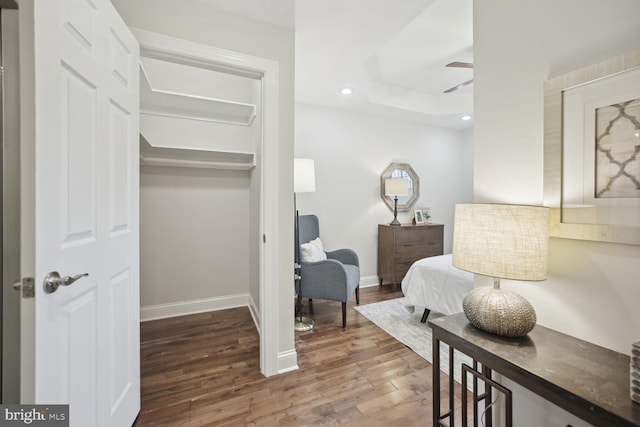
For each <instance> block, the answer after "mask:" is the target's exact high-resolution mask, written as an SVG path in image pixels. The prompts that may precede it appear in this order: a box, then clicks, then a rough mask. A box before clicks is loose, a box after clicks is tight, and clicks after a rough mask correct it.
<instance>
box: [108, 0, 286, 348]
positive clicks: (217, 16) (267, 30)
mask: <svg viewBox="0 0 640 427" xmlns="http://www.w3.org/2000/svg"><path fill="white" fill-rule="evenodd" d="M112 2H113V3H114V5H115V7H116V9H117V10H118V12H119V13H120V15H121V16H122V17H123V18H124V20H125V22H126V23H127V24H128V25H129V26H132V27H136V28H140V29H143V30H148V31H153V32H157V33H162V34H166V35H169V36H173V37H178V38H182V39H186V40H191V41H195V42H198V43H203V44H207V45H211V46H215V47H219V48H222V49H227V50H231V51H235V52H240V53H244V54H248V55H253V56H256V57H260V58H265V59H269V60H272V61H276V62H277V63H278V70H277V76H276V77H277V82H278V93H277V94H272V96H273V97H276V98H277V100H278V111H277V112H275V116H277V120H278V135H277V141H278V153H277V158H276V160H275V161H274V163H276V164H278V181H279V183H280V185H279V188H278V189H277V191H276V194H277V201H276V205H277V207H276V208H275V209H274V211H275V212H273V214H274V216H275V217H276V218H279V220H278V224H277V227H276V229H277V230H278V231H277V236H267V238H269V239H276V240H277V242H278V244H279V248H278V265H277V266H276V267H275V268H276V270H277V272H278V273H277V274H278V275H279V276H280V277H283V278H284V277H287V278H290V277H291V272H292V270H291V268H292V267H291V266H292V264H293V245H292V244H291V241H292V240H293V213H292V210H291V208H290V207H291V206H292V205H293V112H294V107H293V93H294V91H293V84H294V71H293V66H294V60H293V57H294V33H293V30H287V29H283V28H279V27H275V26H272V25H268V24H263V23H260V22H257V21H253V20H250V19H247V18H243V17H241V16H238V15H233V14H230V13H227V12H224V11H221V10H217V9H214V8H212V7H211V6H207V5H206V4H205V3H203V2H196V1H189V0H182V1H180V2H176V1H175V0H136V1H131V0H112ZM252 177H253V175H252ZM230 214H231V215H235V214H237V212H230ZM271 242H273V240H271ZM253 243H254V244H260V243H259V241H254V242H253ZM274 286H276V288H274V289H269V291H270V292H275V293H276V294H277V295H278V309H277V312H278V324H279V325H280V328H279V329H280V330H279V331H278V336H277V344H276V345H275V347H277V352H278V354H294V351H295V350H294V331H293V298H292V290H291V289H292V283H291V282H288V281H286V280H282V281H281V283H277V284H274Z"/></svg>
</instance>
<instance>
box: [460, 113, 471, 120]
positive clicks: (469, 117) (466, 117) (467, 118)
mask: <svg viewBox="0 0 640 427" xmlns="http://www.w3.org/2000/svg"><path fill="white" fill-rule="evenodd" d="M460 120H465V121H466V120H471V116H470V115H468V114H466V115H464V116H462V117H460Z"/></svg>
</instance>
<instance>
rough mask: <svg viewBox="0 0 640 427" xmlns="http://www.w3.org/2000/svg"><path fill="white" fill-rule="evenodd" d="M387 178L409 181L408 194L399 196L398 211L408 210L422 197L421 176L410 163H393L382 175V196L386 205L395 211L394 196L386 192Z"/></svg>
mask: <svg viewBox="0 0 640 427" xmlns="http://www.w3.org/2000/svg"><path fill="white" fill-rule="evenodd" d="M387 179H406V180H407V183H408V188H409V191H408V194H407V195H406V196H398V212H407V211H409V210H411V208H412V207H413V205H414V204H415V203H416V200H418V197H420V178H418V174H417V173H416V171H414V170H413V168H412V167H411V165H410V164H408V163H395V162H394V163H391V164H390V165H389V167H387V169H385V171H384V172H383V173H382V175H380V197H382V200H383V201H384V202H385V203H386V205H387V206H388V207H389V209H391V211H393V197H390V196H387V195H386V194H385V182H386V180H387Z"/></svg>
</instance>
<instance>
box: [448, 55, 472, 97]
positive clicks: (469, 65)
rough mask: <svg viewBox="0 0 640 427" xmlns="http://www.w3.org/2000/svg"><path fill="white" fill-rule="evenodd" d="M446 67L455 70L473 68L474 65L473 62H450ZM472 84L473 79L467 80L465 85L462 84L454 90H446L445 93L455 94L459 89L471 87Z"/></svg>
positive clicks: (453, 88)
mask: <svg viewBox="0 0 640 427" xmlns="http://www.w3.org/2000/svg"><path fill="white" fill-rule="evenodd" d="M446 67H453V68H473V63H471V62H450V63H448V64H447V65H446ZM471 83H473V79H471V80H467V81H466V82H464V83H460V84H459V85H456V86H454V87H452V88H449V89H447V90H445V91H444V92H443V93H451V92H454V91H456V90H458V89H461V88H463V87H465V86H468V85H470V84H471Z"/></svg>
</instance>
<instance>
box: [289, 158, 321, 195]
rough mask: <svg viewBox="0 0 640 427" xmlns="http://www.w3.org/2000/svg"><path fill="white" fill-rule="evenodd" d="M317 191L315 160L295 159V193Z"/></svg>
mask: <svg viewBox="0 0 640 427" xmlns="http://www.w3.org/2000/svg"><path fill="white" fill-rule="evenodd" d="M314 191H316V168H315V164H314V162H313V159H293V192H294V193H313V192H314Z"/></svg>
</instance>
